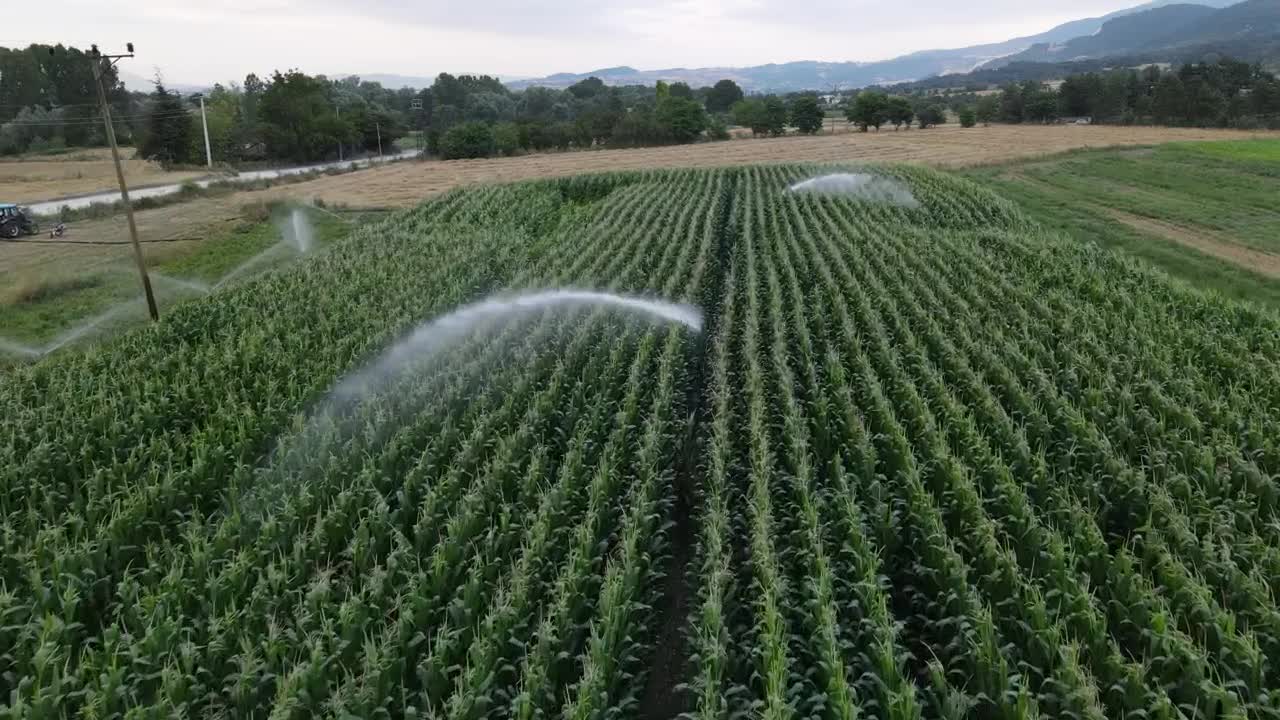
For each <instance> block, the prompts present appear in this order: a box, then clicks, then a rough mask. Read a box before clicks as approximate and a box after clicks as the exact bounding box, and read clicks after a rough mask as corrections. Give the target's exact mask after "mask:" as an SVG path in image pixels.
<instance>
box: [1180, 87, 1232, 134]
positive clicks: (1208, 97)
mask: <svg viewBox="0 0 1280 720" xmlns="http://www.w3.org/2000/svg"><path fill="white" fill-rule="evenodd" d="M1184 87H1185V89H1186V98H1187V99H1186V103H1187V104H1186V117H1187V121H1188V122H1190V123H1191V124H1193V125H1199V126H1202V127H1203V126H1209V125H1221V124H1223V122H1224V117H1223V116H1224V114H1225V112H1226V110H1227V100H1226V98H1225V97H1223V94H1222V92H1221V91H1219V90H1218V88H1216V87H1214V86H1213V85H1212V84H1210V82H1209V81H1208V80H1206V79H1205V78H1203V77H1197V78H1192V79H1191V80H1190V81H1188V82H1186V83H1184Z"/></svg>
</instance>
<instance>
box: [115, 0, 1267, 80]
mask: <svg viewBox="0 0 1280 720" xmlns="http://www.w3.org/2000/svg"><path fill="white" fill-rule="evenodd" d="M1233 3H1234V4H1233ZM1209 53H1217V54H1221V55H1229V56H1232V57H1235V58H1238V59H1242V60H1248V61H1251V62H1254V61H1270V62H1273V63H1274V62H1280V0H1245V1H1244V2H1236V0H1193V1H1191V2H1188V0H1155V1H1154V2H1148V3H1145V4H1142V5H1137V6H1135V7H1131V8H1127V9H1124V10H1119V11H1117V12H1113V13H1110V14H1108V15H1103V16H1100V17H1091V18H1084V19H1081V20H1073V21H1071V22H1067V23H1063V24H1062V25H1058V26H1057V27H1054V28H1051V29H1049V30H1047V31H1045V32H1042V33H1039V34H1036V35H1028V36H1025V37H1017V38H1013V39H1010V40H1005V41H1003V42H998V43H988V44H985V45H972V46H969V47H962V48H952V49H945V50H921V51H919V52H913V53H910V54H907V55H902V56H900V57H896V58H892V59H889V60H881V61H875V62H818V61H807V60H806V61H797V62H787V63H770V64H768V65H756V66H752V67H704V68H665V69H661V70H637V69H635V68H632V67H627V66H619V67H609V68H600V69H597V70H591V71H589V72H583V73H567V72H566V73H556V74H554V75H548V76H546V77H540V78H500V79H502V80H504V81H505V82H506V84H507V86H508V87H510V88H512V89H513V90H518V89H522V88H527V87H530V86H534V85H541V86H545V87H554V88H565V87H568V86H570V85H573V84H574V83H577V82H580V81H582V80H585V79H587V78H589V77H598V78H600V79H601V80H603V81H604V82H605V83H607V84H610V85H633V84H636V85H652V84H653V83H654V82H656V81H658V80H664V81H667V82H684V83H688V84H689V85H692V86H694V87H700V86H706V85H713V84H715V83H716V82H717V81H719V80H722V79H726V78H727V79H730V80H733V81H734V82H736V83H738V85H740V86H741V87H742V88H743V89H744V90H746V91H748V92H766V91H772V92H791V91H797V90H828V89H831V88H835V87H840V88H843V89H851V88H858V87H866V86H868V85H892V84H903V83H912V82H919V81H925V82H926V83H947V84H952V83H960V82H966V78H968V77H970V76H972V79H973V81H974V82H984V81H985V80H987V79H991V78H1001V79H1002V81H1003V80H1007V79H1042V78H1044V77H1047V76H1053V73H1054V72H1056V70H1055V69H1054V68H1055V66H1058V65H1060V66H1062V67H1063V68H1069V69H1071V70H1079V69H1097V67H1099V66H1100V61H1102V60H1103V59H1112V60H1114V61H1115V63H1116V64H1122V63H1123V64H1140V63H1150V62H1182V61H1187V60H1196V59H1199V58H1200V57H1203V56H1204V55H1207V54H1209ZM455 74H456V73H455ZM331 77H345V75H342V74H335V75H332V76H331ZM360 77H361V78H362V79H365V80H371V81H376V82H380V83H382V85H383V86H384V87H388V88H403V87H410V88H424V87H429V86H430V85H431V83H432V82H433V80H434V78H433V77H426V76H408V75H395V74H387V73H370V74H361V75H360ZM930 78H933V79H932V80H931V79H930ZM121 79H122V81H123V82H124V83H125V85H126V86H128V87H129V88H130V89H131V90H144V91H149V90H150V89H151V83H150V82H149V81H147V80H145V79H143V78H141V77H138V76H133V75H128V74H127V73H123V72H122V73H121ZM171 87H172V88H173V89H176V90H180V91H184V92H185V91H193V90H197V89H203V88H196V87H195V86H187V85H181V84H177V83H175V84H173V85H171Z"/></svg>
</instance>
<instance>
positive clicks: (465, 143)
mask: <svg viewBox="0 0 1280 720" xmlns="http://www.w3.org/2000/svg"><path fill="white" fill-rule="evenodd" d="M494 150H495V146H494V138H493V128H492V127H491V126H490V125H487V124H485V123H482V122H464V123H460V124H458V125H454V126H453V127H451V128H449V129H448V130H447V131H445V133H444V135H443V136H442V137H441V138H440V156H441V157H443V158H444V159H445V160H456V159H459V158H483V157H489V156H490V155H493V153H494Z"/></svg>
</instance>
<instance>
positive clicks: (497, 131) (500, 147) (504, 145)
mask: <svg viewBox="0 0 1280 720" xmlns="http://www.w3.org/2000/svg"><path fill="white" fill-rule="evenodd" d="M493 149H494V151H495V152H496V153H497V154H498V155H508V156H509V155H515V154H516V153H518V152H519V151H520V128H519V127H517V126H516V124H515V123H511V122H504V123H498V124H497V125H494V126H493Z"/></svg>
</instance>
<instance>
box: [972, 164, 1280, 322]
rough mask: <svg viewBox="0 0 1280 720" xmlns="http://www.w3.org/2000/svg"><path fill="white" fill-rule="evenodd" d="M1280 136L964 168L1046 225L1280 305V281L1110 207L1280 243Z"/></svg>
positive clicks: (1200, 282)
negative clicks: (1147, 229)
mask: <svg viewBox="0 0 1280 720" xmlns="http://www.w3.org/2000/svg"><path fill="white" fill-rule="evenodd" d="M1276 158H1280V141H1275V140H1245V141H1231V142H1207V143H1185V144H1174V145H1165V146H1160V147H1156V148H1147V149H1137V150H1135V149H1123V150H1119V149H1117V150H1093V151H1075V152H1071V153H1065V154H1063V155H1060V156H1054V157H1049V158H1039V159H1035V160H1029V161H1019V162H1015V163H1006V164H1001V165H989V166H983V167H978V168H972V169H970V170H967V171H964V174H966V175H968V176H969V177H971V178H973V179H974V180H977V181H979V182H981V183H983V184H986V185H988V186H989V187H991V188H992V189H993V190H995V191H996V192H999V193H1000V194H1001V195H1003V196H1005V197H1007V198H1009V199H1010V200H1013V201H1015V202H1017V203H1018V204H1019V205H1020V206H1021V207H1022V208H1023V210H1024V211H1026V212H1027V213H1028V214H1029V215H1031V216H1032V217H1034V218H1035V219H1036V220H1037V221H1038V222H1040V223H1041V224H1043V225H1045V226H1046V227H1049V228H1053V229H1056V230H1059V231H1062V232H1064V233H1067V234H1068V235H1070V236H1072V237H1074V238H1077V239H1079V240H1080V241H1082V242H1097V243H1099V244H1101V245H1103V246H1105V247H1110V248H1114V249H1116V250H1118V251H1120V252H1124V253H1128V254H1129V255H1132V256H1134V257H1137V258H1140V259H1142V260H1144V261H1146V262H1149V263H1152V264H1154V265H1156V266H1157V267H1159V268H1161V269H1162V270H1164V271H1165V272H1167V273H1168V274H1169V275H1171V276H1173V277H1176V278H1179V279H1181V280H1183V281H1185V282H1187V283H1190V284H1192V285H1194V286H1196V287H1199V288H1205V289H1211V290H1214V291H1216V292H1218V293H1221V294H1222V295H1225V296H1227V297H1232V298H1236V299H1241V300H1248V301H1252V302H1255V303H1258V304H1261V305H1265V306H1269V307H1272V308H1276V309H1280V281H1277V280H1275V279H1272V278H1270V277H1267V276H1265V275H1261V274H1259V273H1256V272H1253V271H1251V270H1250V269H1249V268H1247V267H1243V266H1241V265H1238V264H1235V263H1232V262H1230V261H1227V260H1223V259H1219V258H1218V257H1214V256H1212V255H1208V254H1206V253H1203V252H1200V251H1199V250H1196V249H1195V248H1192V247H1187V246H1186V245H1182V244H1178V243H1175V242H1171V241H1169V240H1167V239H1165V238H1161V237H1155V236H1152V235H1149V234H1146V233H1144V232H1140V231H1138V230H1136V229H1134V228H1132V227H1129V226H1127V225H1125V224H1123V223H1121V222H1120V221H1118V220H1116V219H1115V218H1113V217H1111V216H1110V215H1108V213H1107V211H1108V210H1109V209H1112V210H1118V211H1122V212H1126V213H1132V214H1134V215H1138V216H1142V217H1147V218H1153V219H1156V220H1162V221H1167V222H1174V223H1177V224H1179V225H1180V226H1184V227H1186V228H1188V229H1189V230H1190V231H1192V232H1195V231H1196V230H1197V229H1200V230H1203V232H1205V233H1206V234H1208V233H1210V232H1212V233H1216V235H1215V237H1218V238H1222V239H1224V240H1228V241H1230V242H1233V243H1237V244H1239V245H1241V246H1243V247H1254V248H1258V249H1261V250H1264V251H1267V252H1280V235H1277V233H1276V231H1277V230H1280V212H1277V210H1280V206H1277V205H1276V203H1275V198H1276V197H1280V194H1274V193H1280V184H1278V183H1280V161H1277V160H1276ZM1268 206H1269V207H1268Z"/></svg>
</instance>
